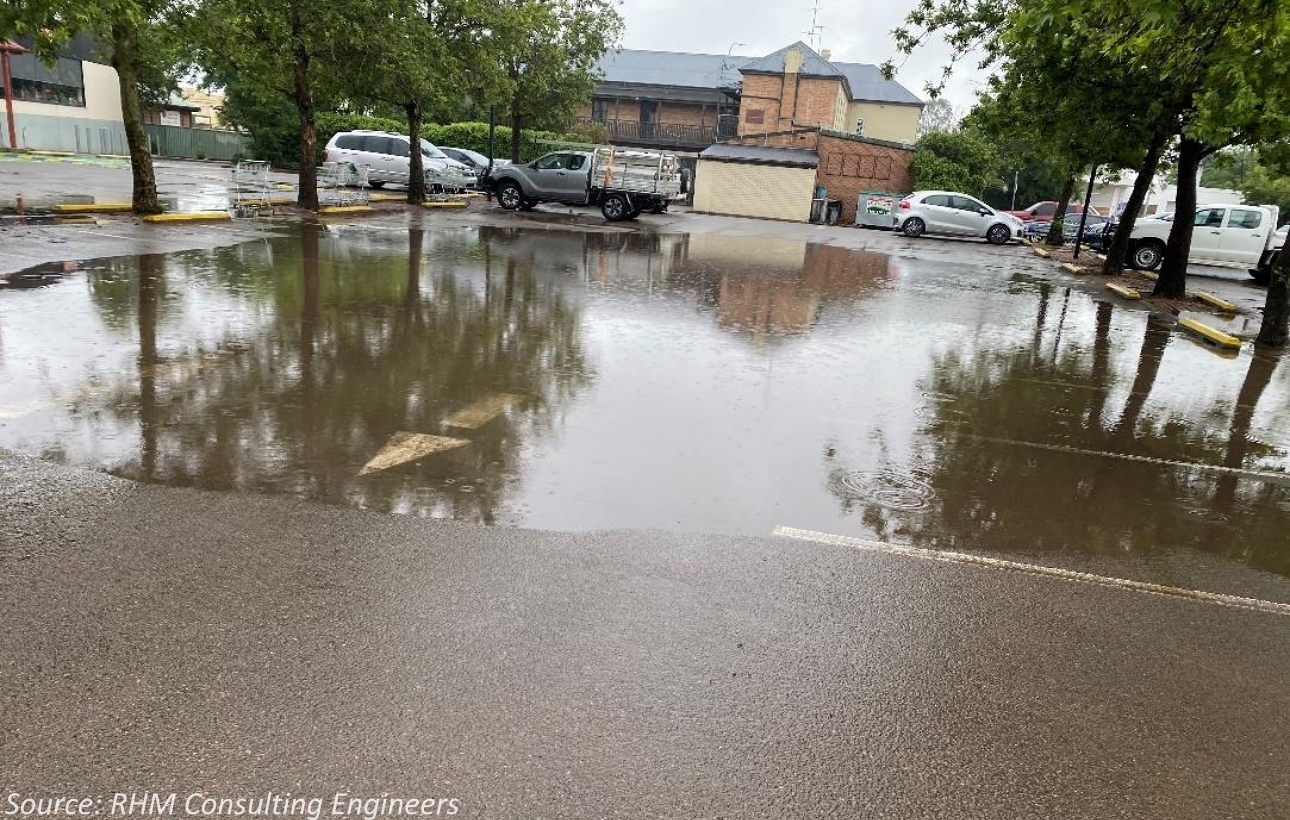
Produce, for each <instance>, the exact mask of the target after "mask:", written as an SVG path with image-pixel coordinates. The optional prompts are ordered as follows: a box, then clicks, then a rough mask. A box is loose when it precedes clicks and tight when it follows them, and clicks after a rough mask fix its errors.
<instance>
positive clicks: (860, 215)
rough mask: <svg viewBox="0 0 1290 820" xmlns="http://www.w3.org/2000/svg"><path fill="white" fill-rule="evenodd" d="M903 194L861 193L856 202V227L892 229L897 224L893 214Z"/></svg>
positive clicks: (884, 192) (883, 192)
mask: <svg viewBox="0 0 1290 820" xmlns="http://www.w3.org/2000/svg"><path fill="white" fill-rule="evenodd" d="M901 196H902V195H901V194H896V193H891V192H888V191H861V192H860V198H859V199H858V200H857V201H856V225H859V226H861V227H865V228H890V227H891V226H892V225H894V224H895V223H896V218H895V216H893V213H894V211H895V208H896V203H897V202H899V201H900V199H901Z"/></svg>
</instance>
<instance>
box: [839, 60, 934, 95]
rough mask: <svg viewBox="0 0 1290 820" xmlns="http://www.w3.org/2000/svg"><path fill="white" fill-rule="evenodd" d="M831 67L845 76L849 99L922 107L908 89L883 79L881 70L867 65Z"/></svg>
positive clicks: (854, 64) (842, 64)
mask: <svg viewBox="0 0 1290 820" xmlns="http://www.w3.org/2000/svg"><path fill="white" fill-rule="evenodd" d="M833 67H834V68H837V69H838V70H839V71H841V72H842V73H843V74H845V75H846V78H847V84H848V85H850V86H851V99H853V100H866V101H869V102H890V103H904V104H906V105H922V104H923V101H922V100H920V99H919V98H918V96H917V95H915V94H914V93H913V92H911V91H910V90H909V89H908V88H905V87H904V86H903V85H901V84H900V83H898V82H895V81H894V80H888V79H885V78H884V77H883V76H882V70H881V69H880V68H878V66H876V65H869V64H868V63H839V62H834V63H833Z"/></svg>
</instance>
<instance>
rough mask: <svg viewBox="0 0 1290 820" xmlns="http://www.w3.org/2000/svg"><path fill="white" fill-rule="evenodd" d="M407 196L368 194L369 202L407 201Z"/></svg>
mask: <svg viewBox="0 0 1290 820" xmlns="http://www.w3.org/2000/svg"><path fill="white" fill-rule="evenodd" d="M407 199H408V198H407V196H406V195H404V194H368V195H367V201H368V202H406V201H407Z"/></svg>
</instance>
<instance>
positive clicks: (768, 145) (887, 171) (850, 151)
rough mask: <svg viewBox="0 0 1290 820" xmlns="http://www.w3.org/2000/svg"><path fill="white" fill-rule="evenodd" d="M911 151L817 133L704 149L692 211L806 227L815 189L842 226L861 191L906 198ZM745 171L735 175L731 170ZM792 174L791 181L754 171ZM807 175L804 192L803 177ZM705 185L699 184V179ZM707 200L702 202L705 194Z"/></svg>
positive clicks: (796, 133)
mask: <svg viewBox="0 0 1290 820" xmlns="http://www.w3.org/2000/svg"><path fill="white" fill-rule="evenodd" d="M913 159H914V150H913V148H912V147H911V146H908V145H905V144H903V143H899V142H889V141H887V140H878V139H872V138H869V137H863V136H860V135H857V134H844V133H842V132H838V131H827V130H821V129H805V130H802V129H794V130H791V131H783V132H778V133H775V134H764V135H757V136H756V137H744V138H742V139H739V140H734V141H732V142H728V143H721V144H718V145H714V146H712V147H711V148H708V149H707V150H706V151H704V152H703V153H702V154H700V155H699V165H698V168H697V169H696V174H695V199H694V207H695V209H696V210H699V211H706V212H708V213H723V214H730V215H732V216H763V217H770V218H775V219H791V220H795V221H799V222H805V221H807V220H809V219H810V212H811V199H812V198H813V197H814V195H815V189H816V187H817V186H819V187H823V188H825V189H827V191H828V198H829V199H836V200H840V201H841V202H842V217H841V222H842V224H846V225H851V224H854V223H855V220H856V201H857V199H858V198H859V196H860V192H861V191H883V192H888V193H896V194H907V193H909V192H911V191H913V189H914V177H913V173H912V172H911V171H910V168H909V166H910V163H911V162H912V161H913ZM732 165H733V166H740V165H742V166H746V167H745V168H744V169H742V170H739V171H735V170H733V169H732V168H731V166H732ZM772 167H781V168H783V167H794V168H796V169H798V173H796V174H795V175H791V178H792V179H793V184H791V185H786V184H784V181H785V179H786V178H787V177H789V176H790V175H786V174H784V173H783V172H769V171H766V170H759V168H760V169H766V168H772ZM808 167H810V168H813V171H814V174H813V177H812V181H811V184H810V185H809V186H807V185H805V184H804V179H805V175H804V174H803V173H801V171H802V169H805V168H808ZM705 171H706V172H707V174H708V176H709V179H708V180H707V182H706V183H705V180H704V174H705ZM705 193H706V194H707V195H706V196H704V195H703V194H705Z"/></svg>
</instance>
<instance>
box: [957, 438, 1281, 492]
mask: <svg viewBox="0 0 1290 820" xmlns="http://www.w3.org/2000/svg"><path fill="white" fill-rule="evenodd" d="M971 438H974V439H976V440H977V441H988V442H990V443H991V444H1009V445H1012V446H1014V447H1031V448H1034V449H1036V450H1050V451H1052V452H1054V453H1071V454H1073V455H1077V456H1097V457H1098V458H1118V459H1123V460H1124V461H1138V462H1142V463H1144V464H1163V465H1165V466H1167V467H1186V468H1189V469H1193V470H1208V471H1210V472H1215V473H1234V474H1236V475H1243V476H1246V477H1248V478H1258V479H1263V480H1265V481H1282V482H1290V473H1283V472H1278V471H1276V470H1247V469H1246V468H1244V467H1225V466H1223V465H1222V464H1203V463H1201V462H1198V461H1171V460H1169V459H1167V458H1155V457H1154V456H1139V455H1134V454H1133V453H1113V452H1111V451H1109V450H1085V449H1083V448H1081V447H1071V446H1069V445H1066V444H1046V443H1044V442H1042V441H1017V440H1016V439H1010V438H993V437H991V436H977V435H973V436H971Z"/></svg>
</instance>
